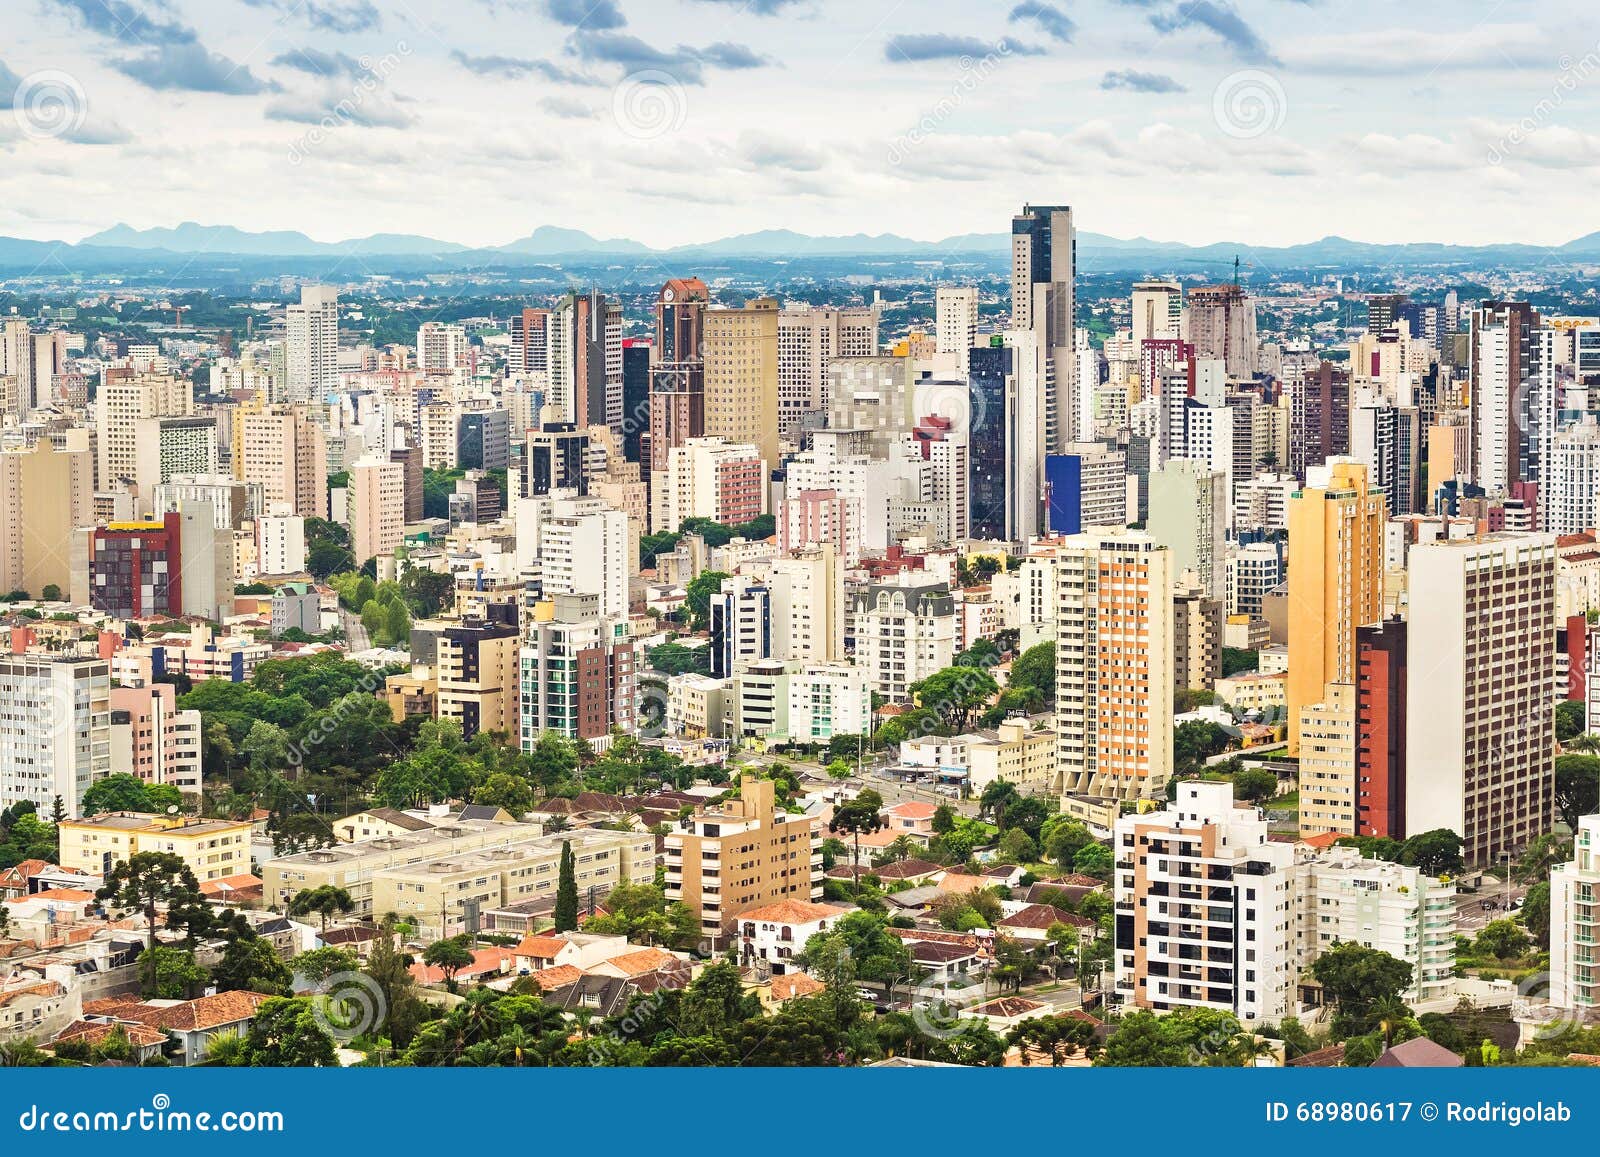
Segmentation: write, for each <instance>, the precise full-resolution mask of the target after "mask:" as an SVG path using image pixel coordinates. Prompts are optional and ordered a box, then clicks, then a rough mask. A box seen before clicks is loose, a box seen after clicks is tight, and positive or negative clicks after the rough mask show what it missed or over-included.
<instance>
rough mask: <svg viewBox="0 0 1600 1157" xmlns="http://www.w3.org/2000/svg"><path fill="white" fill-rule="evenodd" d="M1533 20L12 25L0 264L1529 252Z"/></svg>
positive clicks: (562, 0) (331, 19)
mask: <svg viewBox="0 0 1600 1157" xmlns="http://www.w3.org/2000/svg"><path fill="white" fill-rule="evenodd" d="M1357 9H1360V11H1357ZM912 15H914V16H915V18H916V23H915V24H912V23H911V21H910V20H909V19H908V17H910V16H912ZM1548 15H1549V17H1550V18H1549V19H1545V20H1542V21H1541V22H1539V23H1538V24H1534V23H1531V22H1516V21H1513V20H1509V19H1506V18H1503V17H1501V16H1500V15H1499V14H1498V13H1497V11H1496V6H1494V5H1490V4H1473V5H1466V6H1456V7H1453V8H1451V9H1449V10H1444V9H1436V8H1434V7H1433V6H1427V5H1424V6H1421V7H1415V6H1414V7H1413V9H1411V10H1408V13H1407V15H1406V17H1405V18H1404V19H1403V20H1396V18H1395V16H1394V15H1393V13H1392V12H1391V11H1389V10H1386V9H1384V8H1382V7H1381V6H1378V5H1375V4H1364V3H1363V4H1356V5H1332V4H1308V5H1301V4H1276V5H1265V4H1259V3H1258V4H1238V5H1232V4H1228V3H1224V2H1223V0H1192V2H1190V3H1187V4H1178V5H1165V4H1148V5H1145V4H1130V3H1114V2H1110V3H1096V4H1090V3H1082V4H1075V5H1071V6H1067V5H1063V4H1048V3H1017V4H1008V5H997V6H995V7H994V10H993V11H992V12H971V11H966V10H962V9H959V8H957V7H956V6H954V5H946V4H933V5H920V6H918V9H917V11H916V13H915V14H912V13H908V12H907V11H905V10H904V9H902V8H901V7H900V6H899V5H898V4H893V3H889V2H887V0H884V2H874V0H868V2H867V3H864V4H855V5H850V6H844V5H841V4H838V3H836V2H834V0H758V2H755V3H749V4H744V5H739V4H735V3H731V2H724V0H683V2H674V3H667V4H660V5H649V6H647V5H644V4H640V3H628V2H626V0H602V2H600V3H588V4H584V3H578V2H573V0H545V2H543V3H530V4H527V5H494V4H482V3H479V4H469V5H465V6H460V7H459V8H446V7H445V6H443V5H438V4H431V3H416V4H406V3H400V4H390V3H384V4H376V3H373V2H371V0H353V2H352V0H341V2H336V3H317V4H309V5H290V4H288V3H276V2H273V0H240V2H237V3H233V4H229V5H226V6H223V5H218V6H215V7H214V8H203V7H202V6H200V5H196V4H184V3H172V4H162V5H151V4H148V3H139V2H137V0H44V2H41V3H39V4H37V5H36V6H35V9H34V18H33V19H32V20H31V21H29V22H28V23H27V24H26V25H23V26H21V27H20V28H18V29H17V30H16V31H15V32H14V33H13V35H12V36H11V37H10V38H9V39H10V42H9V43H8V44H7V46H6V48H5V49H4V51H3V52H0V103H3V104H5V105H10V106H12V107H11V108H10V110H9V111H10V113H11V115H10V116H0V151H3V155H5V156H7V157H8V158H9V161H10V163H9V165H8V166H7V171H6V172H5V173H4V174H3V175H0V201H3V203H4V206H5V207H4V208H3V209H0V235H3V236H14V237H19V238H27V239H40V240H42V239H65V240H72V241H76V240H80V239H81V238H83V237H86V236H89V235H92V234H94V233H96V232H98V231H100V230H102V229H104V228H107V227H109V226H112V225H114V224H117V223H120V222H126V223H127V224H129V225H132V226H134V227H136V228H148V227H153V226H173V225H176V224H178V223H179V222H182V221H191V220H192V221H200V222H203V223H207V224H230V225H234V226H237V227H239V228H241V229H247V230H252V231H257V230H272V229H298V230H302V231H304V232H306V233H307V234H309V235H310V236H312V237H316V238H318V239H322V240H333V239H336V238H344V237H349V236H356V235H363V234H366V233H369V232H403V233H415V234H423V235H429V236H440V235H441V234H444V237H443V239H445V240H449V241H453V242H459V243H462V244H466V245H470V246H483V245H495V244H504V243H506V242H507V241H509V240H511V239H513V238H516V237H520V236H523V235H525V234H527V233H528V232H530V231H531V230H532V229H533V228H534V227H536V226H540V225H555V226H561V227H566V228H574V229H581V230H584V231H586V232H588V233H590V234H592V235H593V236H596V237H600V238H607V237H631V238H635V239H638V240H640V241H643V242H645V243H646V244H649V245H652V246H656V247H670V246H673V245H680V244H687V243H696V242H703V241H706V240H709V239H711V238H715V237H722V236H727V235H729V234H733V233H741V232H751V231H758V230H763V229H771V228H792V229H795V230H797V231H800V232H804V233H809V234H834V233H841V232H844V233H855V232H858V231H859V232H863V233H867V234H880V233H894V234H899V235H901V236H907V237H912V238H919V239H925V240H937V239H941V238H945V237H949V236H952V235H960V234H963V233H969V232H974V231H984V230H983V229H982V226H983V224H984V223H986V222H990V221H993V220H995V219H997V218H1000V217H1002V216H1003V215H1004V214H1005V213H1007V212H1009V211H1010V210H1011V208H1012V207H1013V203H1014V201H1015V200H1016V197H1017V193H1018V191H1019V190H1021V191H1024V192H1029V191H1032V192H1034V193H1036V195H1037V196H1038V197H1039V199H1048V198H1049V197H1050V196H1051V195H1052V194H1053V192H1054V191H1062V192H1065V193H1066V194H1067V195H1068V196H1069V197H1070V200H1071V202H1072V204H1073V206H1074V208H1075V210H1076V211H1077V213H1078V215H1079V218H1080V220H1081V221H1082V222H1084V223H1086V224H1092V225H1093V227H1094V230H1095V231H1097V232H1101V233H1104V234H1107V235H1111V236H1116V237H1137V236H1145V237H1155V238H1160V239H1163V240H1173V241H1181V242H1186V243H1191V244H1203V243H1207V242H1216V241H1223V240H1238V241H1241V242H1244V243H1249V244H1259V245H1279V244H1290V243H1296V242H1306V241H1310V240H1313V239H1315V238H1317V237H1322V236H1325V235H1330V234H1331V235H1339V236H1346V237H1352V238H1356V239H1359V240H1362V241H1371V242H1387V241H1397V240H1411V239H1418V238H1420V239H1426V240H1431V241H1441V242H1452V243H1460V244H1481V243H1490V242H1494V243H1509V242H1528V243H1532V244H1543V245H1557V244H1561V243H1564V242H1567V241H1570V240H1572V239H1573V238H1576V237H1579V236H1581V235H1584V234H1586V233H1589V232H1591V231H1593V229H1592V227H1593V224H1594V222H1593V221H1592V219H1589V218H1588V216H1587V206H1586V205H1585V204H1584V202H1583V200H1582V199H1581V198H1582V182H1581V181H1562V180H1560V179H1559V178H1560V177H1561V175H1562V174H1564V173H1568V172H1576V173H1578V174H1581V173H1582V172H1583V171H1584V170H1585V169H1589V168H1592V167H1594V166H1595V165H1597V164H1600V135H1597V134H1592V133H1587V132H1584V131H1583V130H1582V125H1583V124H1584V123H1585V122H1586V119H1587V120H1592V113H1593V107H1594V101H1595V97H1594V95H1593V92H1592V85H1591V84H1590V82H1591V81H1592V80H1593V78H1594V77H1595V76H1596V75H1597V74H1600V50H1594V49H1593V46H1590V48H1589V50H1586V49H1585V45H1584V44H1583V42H1582V41H1581V40H1580V41H1578V42H1577V43H1576V44H1575V45H1574V44H1572V43H1570V41H1571V37H1570V36H1563V35H1562V34H1561V33H1560V32H1558V31H1556V30H1558V29H1561V28H1563V26H1564V25H1566V24H1567V23H1568V21H1566V20H1565V19H1564V18H1563V17H1562V16H1561V14H1560V13H1559V12H1552V13H1549V14H1548ZM1572 15H1573V16H1574V17H1576V16H1577V15H1578V13H1577V10H1576V8H1575V6H1574V9H1573V13H1572ZM486 113H487V114H488V115H485V114H486ZM1551 178H1556V179H1551ZM1175 198H1177V200H1175ZM1178 204H1181V207H1182V208H1181V212H1175V211H1174V207H1175V205H1178ZM464 205H470V206H471V212H470V214H465V215H464V214H463V213H462V212H461V209H462V207H463V206H464ZM1308 208H1310V209H1313V210H1315V217H1314V218H1313V217H1312V216H1311V215H1310V214H1308V213H1307V209H1308ZM442 221H448V222H450V223H451V224H452V225H453V226H454V227H453V228H450V229H443V228H441V227H440V224H439V223H440V222H442ZM841 226H842V227H841Z"/></svg>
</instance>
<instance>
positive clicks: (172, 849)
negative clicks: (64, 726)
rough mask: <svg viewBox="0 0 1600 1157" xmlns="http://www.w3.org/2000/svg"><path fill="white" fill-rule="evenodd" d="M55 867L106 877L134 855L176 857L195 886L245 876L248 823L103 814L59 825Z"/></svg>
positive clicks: (142, 813) (248, 849)
mask: <svg viewBox="0 0 1600 1157" xmlns="http://www.w3.org/2000/svg"><path fill="white" fill-rule="evenodd" d="M56 831H57V832H58V833H59V835H60V838H61V866H62V867H64V868H76V869H77V870H78V871H80V872H88V873H91V874H95V875H100V874H104V873H107V872H109V871H110V870H111V868H112V867H114V866H115V865H117V864H120V863H122V862H124V861H125V860H127V859H129V858H130V857H132V856H135V855H138V854H139V853H140V852H163V853H166V854H168V855H174V856H177V857H178V858H179V859H181V860H182V861H183V862H184V863H185V864H187V865H188V866H189V870H190V871H191V872H193V873H194V875H195V879H197V880H199V881H200V882H201V883H205V882H206V881H207V880H220V879H223V878H224V877H227V876H243V875H248V874H249V872H250V831H251V824H250V821H249V820H219V819H197V818H195V817H193V816H164V815H154V814H152V813H149V812H108V813H106V814H104V815H96V816H89V817H87V818H85V819H68V820H62V821H61V822H60V823H59V824H57V825H56Z"/></svg>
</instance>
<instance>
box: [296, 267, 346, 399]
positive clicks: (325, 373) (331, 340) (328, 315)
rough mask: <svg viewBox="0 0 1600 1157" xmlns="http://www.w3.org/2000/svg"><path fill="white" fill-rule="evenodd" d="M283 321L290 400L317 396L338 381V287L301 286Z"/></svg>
mask: <svg viewBox="0 0 1600 1157" xmlns="http://www.w3.org/2000/svg"><path fill="white" fill-rule="evenodd" d="M285 325H286V331H287V341H286V342H285V346H286V349H285V357H286V363H285V364H286V370H287V374H288V397H289V400H290V401H292V402H310V401H317V400H320V399H321V398H322V396H323V395H324V394H326V393H327V392H328V391H330V390H333V389H335V388H337V386H338V385H339V291H338V290H337V289H334V288H333V287H331V286H327V285H303V286H301V287H300V303H299V304H298V305H290V306H289V308H288V310H287V312H286V315H285Z"/></svg>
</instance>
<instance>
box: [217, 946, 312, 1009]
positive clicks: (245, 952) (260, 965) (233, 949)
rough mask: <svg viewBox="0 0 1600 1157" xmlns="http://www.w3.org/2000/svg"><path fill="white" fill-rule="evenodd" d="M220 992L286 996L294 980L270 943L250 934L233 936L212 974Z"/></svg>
mask: <svg viewBox="0 0 1600 1157" xmlns="http://www.w3.org/2000/svg"><path fill="white" fill-rule="evenodd" d="M212 979H213V980H215V981H216V984H217V990H218V991H219V992H235V991H238V992H264V993H267V994H269V995H272V996H287V995H288V994H289V989H290V986H291V985H292V983H293V981H294V977H293V976H292V975H291V974H290V972H289V968H288V966H287V965H286V964H284V962H283V959H282V957H280V956H279V955H278V954H277V952H276V951H274V950H273V947H272V942H271V941H270V940H263V939H262V938H261V937H260V936H256V935H254V934H253V933H252V934H251V935H249V936H240V937H236V938H235V939H234V940H233V941H232V942H231V943H230V944H229V945H228V947H227V948H225V949H224V950H223V953H222V959H221V960H219V961H218V962H217V966H216V968H215V969H214V970H213V972H212Z"/></svg>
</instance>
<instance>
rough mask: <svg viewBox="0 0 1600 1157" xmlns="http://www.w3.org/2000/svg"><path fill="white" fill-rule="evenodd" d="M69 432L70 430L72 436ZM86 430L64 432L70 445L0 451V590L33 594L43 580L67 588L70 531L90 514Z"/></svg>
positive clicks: (69, 584) (90, 468)
mask: <svg viewBox="0 0 1600 1157" xmlns="http://www.w3.org/2000/svg"><path fill="white" fill-rule="evenodd" d="M72 435H75V436H72ZM88 441H89V440H88V432H87V431H84V430H77V431H72V432H70V435H69V439H68V444H69V445H74V444H75V445H76V446H77V448H76V449H67V450H52V449H51V448H50V444H49V443H48V442H47V441H45V440H43V439H41V440H40V441H39V442H38V443H37V444H36V445H35V446H34V448H33V449H31V450H20V451H7V452H5V453H0V591H15V590H24V591H27V592H28V593H29V594H31V595H33V596H34V597H35V598H38V597H40V596H41V595H42V593H43V591H44V589H45V588H46V587H47V586H54V587H57V588H59V589H60V590H61V592H62V594H63V596H64V595H65V593H66V592H67V591H69V590H71V589H72V532H73V530H74V529H75V528H77V527H82V526H88V525H89V524H90V523H91V522H92V521H93V519H94V460H93V456H92V455H91V454H90V452H89V448H88Z"/></svg>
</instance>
